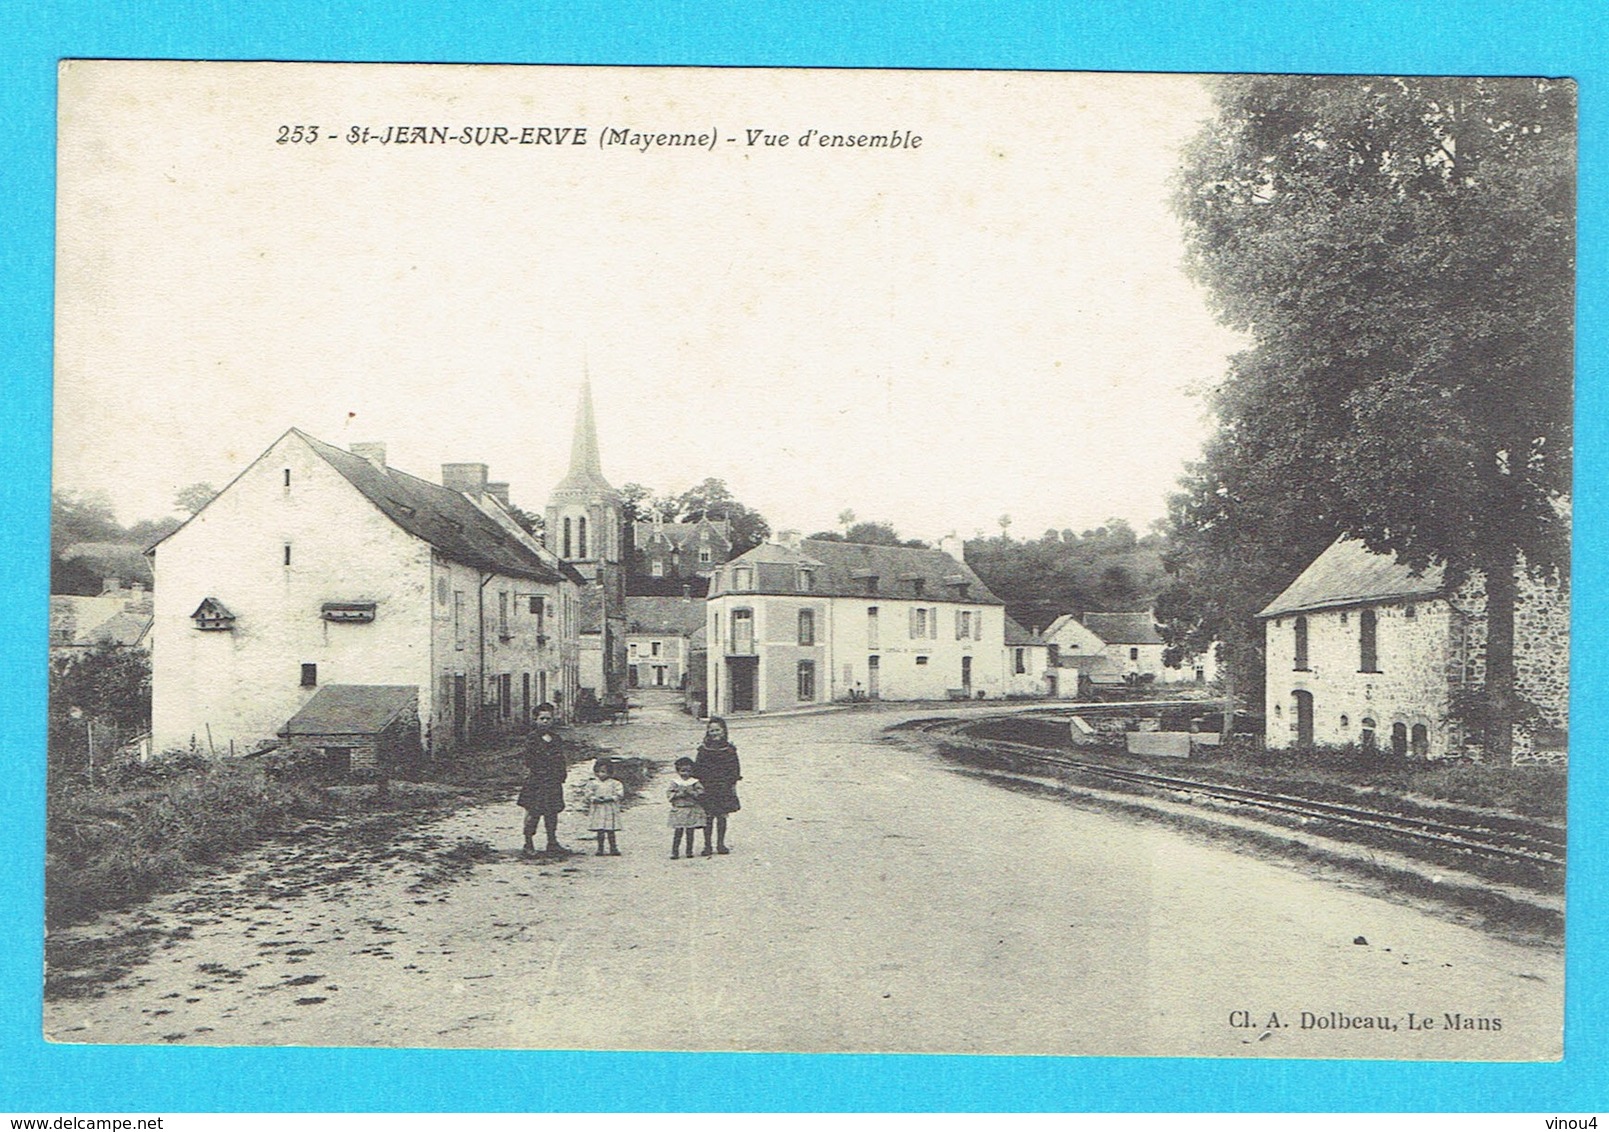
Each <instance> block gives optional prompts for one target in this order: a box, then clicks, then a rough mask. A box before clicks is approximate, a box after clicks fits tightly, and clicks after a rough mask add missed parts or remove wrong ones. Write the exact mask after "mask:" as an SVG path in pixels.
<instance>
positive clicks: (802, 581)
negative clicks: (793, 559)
mask: <svg viewBox="0 0 1609 1132" xmlns="http://www.w3.org/2000/svg"><path fill="white" fill-rule="evenodd" d="M815 588H816V572H815V571H814V570H811V569H809V568H807V567H801V568H800V570H799V592H800V593H805V594H807V593H810V592H811V591H812V590H814V589H815Z"/></svg>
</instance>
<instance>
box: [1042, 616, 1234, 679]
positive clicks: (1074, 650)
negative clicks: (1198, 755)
mask: <svg viewBox="0 0 1609 1132" xmlns="http://www.w3.org/2000/svg"><path fill="white" fill-rule="evenodd" d="M1045 640H1046V641H1047V642H1048V643H1049V644H1050V645H1051V657H1052V659H1051V665H1052V669H1053V674H1054V675H1055V676H1056V692H1055V693H1054V694H1055V695H1058V696H1060V697H1062V698H1064V699H1075V698H1077V697H1079V696H1080V695H1083V694H1085V693H1087V692H1088V691H1089V690H1090V689H1091V688H1094V687H1099V686H1102V685H1117V684H1129V683H1133V682H1135V681H1137V680H1143V681H1146V682H1148V683H1158V684H1199V683H1204V682H1207V681H1211V680H1216V679H1217V677H1218V666H1217V661H1216V659H1215V657H1214V656H1213V652H1214V651H1215V650H1212V649H1209V650H1208V651H1207V652H1206V653H1205V654H1203V655H1202V656H1197V657H1189V658H1186V659H1185V660H1184V661H1183V662H1182V663H1180V664H1172V665H1170V664H1168V663H1167V659H1166V652H1167V643H1166V642H1165V641H1163V639H1162V634H1161V633H1159V632H1158V631H1157V625H1156V617H1155V615H1154V614H1152V613H1151V611H1149V610H1139V611H1135V612H1123V613H1078V614H1071V613H1069V614H1063V615H1062V616H1061V617H1058V618H1056V620H1054V621H1052V622H1051V623H1050V626H1049V627H1048V628H1047V629H1046V630H1045Z"/></svg>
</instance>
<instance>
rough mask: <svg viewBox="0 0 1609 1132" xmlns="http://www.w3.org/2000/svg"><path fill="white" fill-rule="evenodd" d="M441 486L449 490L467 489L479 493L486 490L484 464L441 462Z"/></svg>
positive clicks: (472, 493)
mask: <svg viewBox="0 0 1609 1132" xmlns="http://www.w3.org/2000/svg"><path fill="white" fill-rule="evenodd" d="M441 486H442V487H444V488H446V489H447V490H449V491H467V492H468V493H469V494H471V495H479V494H480V493H481V492H483V491H485V490H486V465H485V464H443V465H442V466H441Z"/></svg>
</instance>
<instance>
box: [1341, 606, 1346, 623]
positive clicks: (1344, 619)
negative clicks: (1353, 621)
mask: <svg viewBox="0 0 1609 1132" xmlns="http://www.w3.org/2000/svg"><path fill="white" fill-rule="evenodd" d="M1341 624H1343V625H1345V624H1346V610H1344V609H1343V610H1341Z"/></svg>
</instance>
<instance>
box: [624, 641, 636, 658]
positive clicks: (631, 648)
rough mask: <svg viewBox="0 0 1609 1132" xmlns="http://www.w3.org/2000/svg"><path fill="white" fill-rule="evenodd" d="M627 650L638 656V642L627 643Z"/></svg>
mask: <svg viewBox="0 0 1609 1132" xmlns="http://www.w3.org/2000/svg"><path fill="white" fill-rule="evenodd" d="M626 651H627V652H629V653H630V654H631V655H632V656H636V655H637V642H636V641H628V642H627V643H626Z"/></svg>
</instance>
